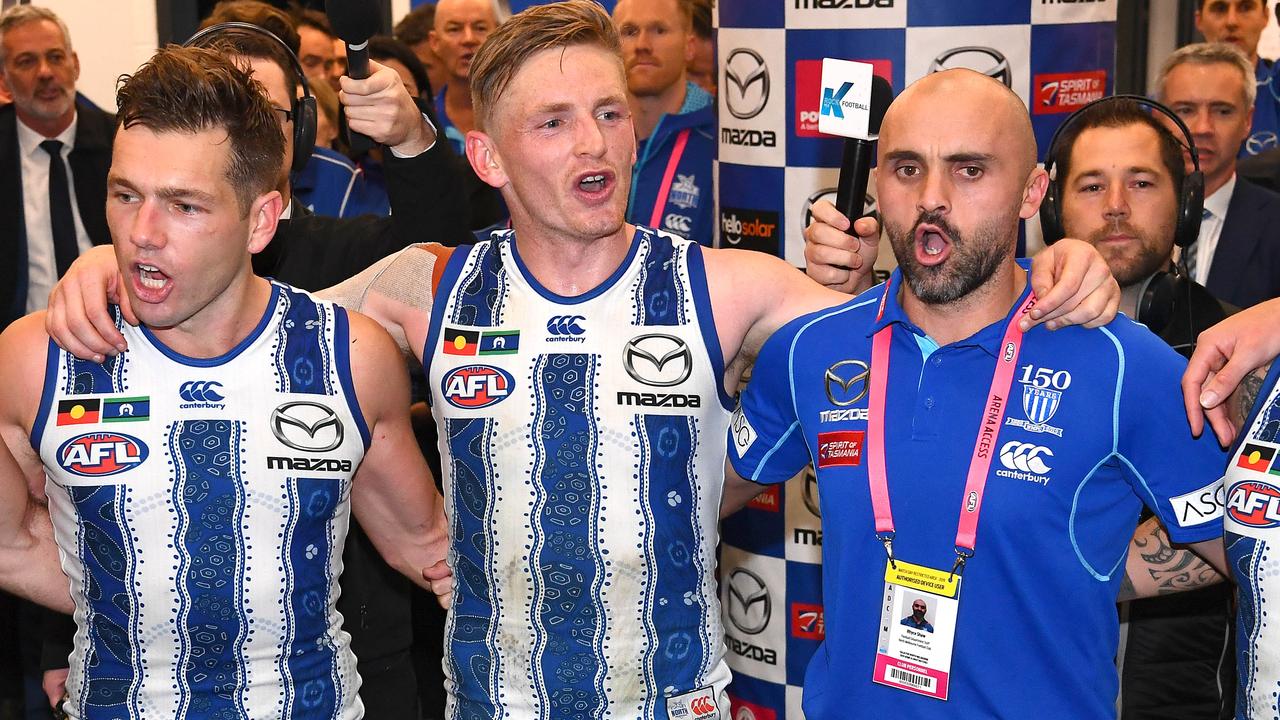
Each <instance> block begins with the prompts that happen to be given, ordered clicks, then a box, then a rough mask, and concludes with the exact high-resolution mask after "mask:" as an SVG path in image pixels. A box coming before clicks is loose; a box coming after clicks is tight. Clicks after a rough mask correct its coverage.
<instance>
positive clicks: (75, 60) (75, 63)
mask: <svg viewBox="0 0 1280 720" xmlns="http://www.w3.org/2000/svg"><path fill="white" fill-rule="evenodd" d="M71 66H72V67H74V68H75V71H76V75H75V79H76V80H79V79H80V56H79V55H77V54H75V53H74V52H73V53H71Z"/></svg>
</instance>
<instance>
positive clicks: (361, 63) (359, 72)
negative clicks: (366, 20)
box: [347, 40, 373, 157]
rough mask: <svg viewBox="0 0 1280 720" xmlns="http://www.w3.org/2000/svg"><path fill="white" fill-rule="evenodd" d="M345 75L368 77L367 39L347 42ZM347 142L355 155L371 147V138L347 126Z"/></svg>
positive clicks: (358, 77)
mask: <svg viewBox="0 0 1280 720" xmlns="http://www.w3.org/2000/svg"><path fill="white" fill-rule="evenodd" d="M347 76H348V77H350V78H351V79H352V80H363V79H365V78H367V77H369V41H368V40H365V41H364V42H362V43H360V44H359V45H352V44H351V43H347ZM347 144H348V145H349V146H351V154H352V155H353V156H355V157H360V156H362V155H366V154H368V152H369V151H370V150H372V149H373V140H372V139H371V138H370V137H369V136H368V135H365V134H363V133H358V132H351V128H349V127H348V128H347Z"/></svg>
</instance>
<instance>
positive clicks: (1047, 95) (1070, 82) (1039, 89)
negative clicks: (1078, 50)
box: [1031, 70, 1107, 115]
mask: <svg viewBox="0 0 1280 720" xmlns="http://www.w3.org/2000/svg"><path fill="white" fill-rule="evenodd" d="M1032 84H1033V86H1034V87H1035V89H1036V96H1035V99H1034V101H1033V102H1032V103H1031V108H1032V111H1033V112H1034V113H1035V114H1036V115H1053V114H1056V113H1069V112H1075V111H1076V110H1079V109H1080V108H1082V107H1084V106H1085V105H1088V104H1089V103H1091V102H1093V101H1094V100H1098V99H1099V98H1101V97H1102V96H1103V95H1105V94H1106V92H1107V71H1106V70H1085V71H1081V72H1070V73H1044V74H1041V75H1036V77H1035V81H1034V82H1033V83H1032Z"/></svg>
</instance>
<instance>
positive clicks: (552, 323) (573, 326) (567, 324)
mask: <svg viewBox="0 0 1280 720" xmlns="http://www.w3.org/2000/svg"><path fill="white" fill-rule="evenodd" d="M583 320H586V318H585V317H583V316H581V315H556V316H555V317H553V318H551V319H550V320H548V321H547V332H549V333H551V334H552V335H558V336H561V337H564V336H575V335H581V334H583V333H585V332H586V330H584V329H583V328H582V326H581V325H579V324H578V323H580V322H582V321H583Z"/></svg>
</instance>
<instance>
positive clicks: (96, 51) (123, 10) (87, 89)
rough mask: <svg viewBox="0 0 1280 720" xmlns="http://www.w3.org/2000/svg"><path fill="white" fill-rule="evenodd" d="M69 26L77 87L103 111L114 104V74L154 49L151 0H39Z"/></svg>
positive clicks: (135, 64)
mask: <svg viewBox="0 0 1280 720" xmlns="http://www.w3.org/2000/svg"><path fill="white" fill-rule="evenodd" d="M36 4H39V5H43V6H45V7H48V8H49V9H51V10H53V11H54V12H56V13H58V15H59V17H61V18H62V19H63V20H64V21H65V22H66V23H67V27H68V28H69V29H70V30H71V44H72V46H73V47H74V48H75V51H76V54H77V55H78V56H79V57H80V82H79V83H78V84H77V89H78V90H80V92H82V93H84V94H85V95H87V96H89V99H90V100H93V102H95V103H97V104H98V105H99V106H100V107H102V108H103V109H104V110H108V111H114V110H115V106H116V100H115V97H116V78H117V77H119V76H120V75H121V74H123V73H130V72H133V71H134V70H135V69H136V68H137V67H138V66H139V65H141V64H142V63H143V62H145V61H146V60H147V58H149V57H151V55H152V53H154V52H155V50H156V37H157V35H156V4H155V0H37V1H36Z"/></svg>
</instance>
